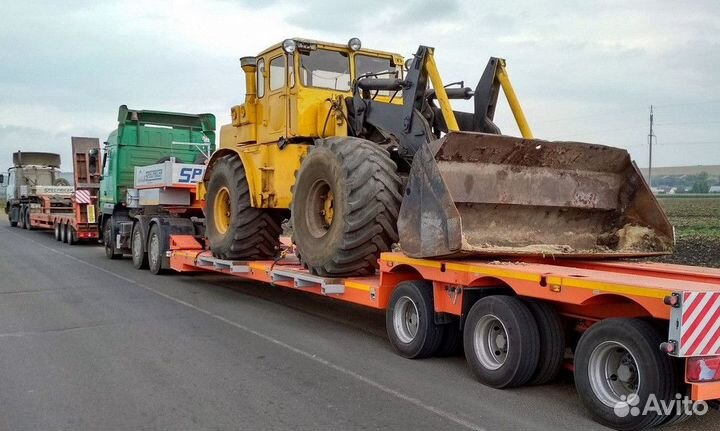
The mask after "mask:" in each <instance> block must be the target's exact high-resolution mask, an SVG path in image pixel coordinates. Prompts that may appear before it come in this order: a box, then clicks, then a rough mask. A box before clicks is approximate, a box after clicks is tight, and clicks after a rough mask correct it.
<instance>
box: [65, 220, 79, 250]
mask: <svg viewBox="0 0 720 431" xmlns="http://www.w3.org/2000/svg"><path fill="white" fill-rule="evenodd" d="M65 239H66V240H67V243H68V245H75V244H77V233H76V232H75V228H74V227H73V226H72V225H71V224H70V223H67V224H65Z"/></svg>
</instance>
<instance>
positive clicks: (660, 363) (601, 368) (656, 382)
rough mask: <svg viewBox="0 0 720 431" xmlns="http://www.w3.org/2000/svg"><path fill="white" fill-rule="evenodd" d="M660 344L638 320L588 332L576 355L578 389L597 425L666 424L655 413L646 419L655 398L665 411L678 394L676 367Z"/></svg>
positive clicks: (614, 321)
mask: <svg viewBox="0 0 720 431" xmlns="http://www.w3.org/2000/svg"><path fill="white" fill-rule="evenodd" d="M661 342H662V337H661V336H660V335H659V334H658V332H657V330H656V329H655V328H654V327H653V326H652V324H650V323H649V322H646V321H643V320H639V319H625V318H612V319H606V320H603V321H601V322H599V323H596V324H594V325H593V326H591V327H590V328H589V329H588V330H587V331H585V333H584V334H583V335H582V337H580V341H579V342H578V345H577V348H576V350H575V386H576V388H577V392H578V395H579V396H580V400H581V401H582V403H583V405H584V406H585V408H586V409H587V410H588V411H589V412H590V415H591V416H592V417H593V418H594V419H595V421H597V422H599V423H600V424H602V425H605V426H608V427H610V428H614V429H617V430H640V429H645V428H651V427H654V426H657V425H660V424H661V423H662V422H663V421H666V420H668V416H666V415H663V414H661V413H659V412H655V411H648V412H647V414H646V415H643V414H642V413H645V412H643V410H644V407H645V406H646V405H647V402H648V399H649V398H650V395H651V394H653V395H654V397H655V400H656V401H657V402H658V403H660V405H663V404H662V403H669V402H671V401H673V400H675V394H676V393H677V391H678V383H677V381H678V379H677V376H676V370H675V367H673V363H672V361H671V359H670V357H669V356H668V355H667V354H665V353H663V352H661V351H660V349H659V346H660V343H661ZM609 373H612V374H610V375H609V376H608V374H609ZM621 392H622V393H621Z"/></svg>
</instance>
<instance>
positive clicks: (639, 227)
mask: <svg viewBox="0 0 720 431" xmlns="http://www.w3.org/2000/svg"><path fill="white" fill-rule="evenodd" d="M398 228H399V233H400V241H401V247H402V249H403V251H404V252H405V253H406V254H408V255H409V256H413V257H439V256H446V257H447V256H470V255H492V256H513V255H530V256H532V255H542V256H547V255H552V256H558V257H576V258H577V257H593V258H598V257H630V256H632V257H640V256H652V255H659V254H667V253H669V252H671V250H672V245H673V228H672V226H671V225H670V223H669V221H668V220H667V217H666V216H665V214H664V213H663V211H662V209H661V208H660V206H659V204H658V202H657V201H656V199H655V197H654V196H653V194H652V192H651V190H650V188H649V187H648V185H647V184H646V183H645V181H644V179H643V177H642V175H641V174H640V171H639V170H638V168H637V166H636V165H635V164H634V163H633V162H632V160H631V159H630V156H629V154H628V153H627V151H625V150H623V149H619V148H613V147H607V146H602V145H592V144H585V143H580V142H549V141H543V140H540V139H525V138H516V137H511V136H503V135H494V134H484V133H473V132H459V133H449V134H447V135H446V136H444V137H443V138H441V139H439V140H436V141H433V142H431V143H430V144H429V145H427V146H425V147H423V148H422V149H421V150H420V151H419V152H418V153H417V154H416V155H415V161H414V163H413V166H412V169H411V172H410V177H409V180H408V185H407V188H406V195H405V197H404V200H403V205H402V208H401V211H400V216H399V220H398Z"/></svg>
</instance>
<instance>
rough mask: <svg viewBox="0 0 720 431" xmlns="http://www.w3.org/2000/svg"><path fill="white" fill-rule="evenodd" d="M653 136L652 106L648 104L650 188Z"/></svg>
mask: <svg viewBox="0 0 720 431" xmlns="http://www.w3.org/2000/svg"><path fill="white" fill-rule="evenodd" d="M653 138H655V134H654V133H653V106H652V105H650V134H649V135H648V144H649V146H650V155H649V157H648V183H650V189H652V146H653Z"/></svg>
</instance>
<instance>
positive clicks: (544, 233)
mask: <svg viewBox="0 0 720 431" xmlns="http://www.w3.org/2000/svg"><path fill="white" fill-rule="evenodd" d="M241 66H242V69H243V70H244V72H245V81H246V87H247V88H246V97H245V103H244V104H242V105H239V106H235V107H233V108H232V124H228V125H226V126H223V127H222V129H221V133H220V148H219V150H218V151H216V152H215V153H214V154H213V156H212V158H211V160H210V161H209V164H208V168H207V170H206V172H205V178H204V180H203V182H202V183H201V184H200V186H199V189H198V192H199V194H200V197H201V198H202V197H204V198H205V199H206V201H207V202H206V220H207V237H208V239H209V243H210V248H211V250H212V251H213V253H214V254H215V255H216V256H217V257H220V258H223V259H234V260H242V259H271V258H273V257H275V256H276V254H277V253H278V246H279V236H280V234H281V231H282V228H281V223H282V222H283V220H285V219H288V218H289V219H290V224H291V228H292V232H293V233H292V235H293V242H294V243H295V245H296V247H297V252H298V255H299V256H300V259H301V261H302V262H303V264H304V265H305V266H306V267H307V268H308V269H309V270H310V271H311V272H312V273H314V274H318V275H323V276H341V275H342V276H348V275H365V274H371V273H373V272H374V271H375V269H376V267H377V257H378V255H379V253H381V252H383V251H387V250H390V249H391V248H392V247H393V244H396V243H399V246H400V248H401V249H402V250H403V251H404V252H405V253H406V254H407V255H409V256H411V257H418V258H429V257H441V256H442V257H449V256H477V255H480V256H513V255H523V256H548V255H553V256H557V257H573V258H580V257H588V256H592V257H594V258H596V257H627V256H632V257H638V256H650V255H657V254H665V253H669V252H670V250H671V247H672V244H673V230H672V226H671V225H670V224H669V222H668V220H667V218H666V217H665V215H664V213H663V212H662V210H661V209H660V207H659V205H658V203H657V201H656V200H655V198H654V196H653V195H652V193H651V191H650V189H649V187H648V186H647V184H646V183H645V181H644V180H643V178H642V176H641V174H640V172H639V171H638V169H637V167H636V166H635V164H634V163H633V162H632V161H631V160H630V157H629V155H628V153H627V152H626V151H625V150H622V149H617V148H612V147H607V146H601V145H591V144H584V143H577V142H548V141H543V140H538V139H533V137H532V134H531V132H530V128H529V126H528V124H527V121H526V120H525V117H524V114H523V112H522V109H521V108H520V104H519V103H518V101H517V97H516V96H515V93H514V91H513V89H512V86H511V84H510V81H509V79H508V76H507V72H506V69H505V61H504V60H502V59H499V58H491V59H490V61H489V62H488V65H487V67H486V68H485V71H484V73H483V75H482V77H481V79H480V81H479V82H478V84H477V86H476V87H475V88H474V89H472V88H466V87H465V86H464V84H462V83H459V84H455V85H452V84H451V85H448V86H445V85H443V83H442V80H441V78H440V75H439V73H438V71H437V67H436V65H435V60H434V57H433V49H432V48H428V47H425V46H420V47H419V49H418V51H417V52H416V53H415V54H414V56H413V58H412V59H410V61H408V62H407V64H406V65H405V67H403V66H404V63H403V58H402V57H401V56H399V55H397V54H393V53H388V52H383V51H376V50H369V49H364V48H362V47H361V43H360V41H359V40H358V39H356V38H353V39H351V40H350V41H349V43H348V44H347V45H339V44H332V43H324V42H316V41H310V40H304V39H288V40H285V41H283V42H282V43H280V44H277V45H274V46H272V47H270V48H268V49H266V50H265V51H263V52H261V53H260V54H259V55H257V56H256V57H244V58H242V59H241ZM501 88H502V90H503V92H504V93H505V95H506V98H507V100H508V102H509V104H510V108H511V110H512V112H513V114H514V116H515V119H516V121H517V123H518V126H519V129H520V131H521V133H522V138H518V137H511V136H504V135H502V134H500V130H499V129H498V127H497V126H496V125H495V124H494V123H493V118H494V114H495V106H496V104H497V100H498V94H499V91H500V89H501ZM450 99H465V100H469V99H472V100H473V103H474V112H473V113H466V112H458V111H453V109H452V107H451V105H450Z"/></svg>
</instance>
